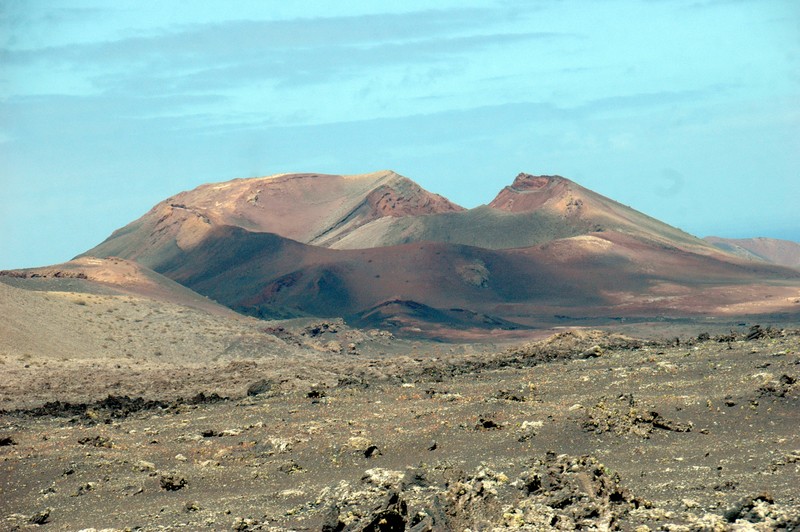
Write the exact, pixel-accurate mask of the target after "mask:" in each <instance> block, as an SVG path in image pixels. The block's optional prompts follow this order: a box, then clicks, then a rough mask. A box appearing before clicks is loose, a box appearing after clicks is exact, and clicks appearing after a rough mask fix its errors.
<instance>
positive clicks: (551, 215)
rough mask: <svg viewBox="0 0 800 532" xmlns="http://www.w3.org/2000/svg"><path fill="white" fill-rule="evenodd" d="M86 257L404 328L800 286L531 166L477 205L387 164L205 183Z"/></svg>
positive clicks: (739, 296) (721, 309) (696, 302)
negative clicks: (347, 172)
mask: <svg viewBox="0 0 800 532" xmlns="http://www.w3.org/2000/svg"><path fill="white" fill-rule="evenodd" d="M467 244H468V245H467ZM87 255H93V256H101V257H104V256H109V255H115V256H122V257H125V258H128V259H133V260H136V261H138V262H140V263H142V264H144V265H146V266H148V267H150V268H152V269H153V270H155V271H157V272H159V273H161V274H163V275H165V276H167V277H169V278H171V279H173V280H175V281H177V282H179V283H181V284H183V285H184V286H186V287H189V288H191V289H192V290H195V291H197V292H199V293H200V294H203V295H205V296H208V297H210V298H212V299H214V300H216V301H219V302H220V303H223V304H225V305H227V306H229V307H231V308H233V309H235V310H237V311H240V312H244V313H247V314H252V315H257V316H262V317H290V316H300V315H317V316H346V317H347V318H348V319H349V320H350V321H352V322H354V323H361V324H364V325H375V324H376V322H381V323H383V324H384V325H385V326H395V327H400V328H403V327H407V328H408V327H412V322H413V327H419V326H420V324H423V325H424V323H425V322H431V323H432V322H437V328H438V329H441V327H442V322H444V325H445V326H448V327H452V328H485V329H504V328H506V329H507V328H511V327H515V326H519V327H522V326H530V325H536V324H537V323H542V322H547V321H548V320H552V319H553V316H554V315H568V316H587V317H591V316H594V317H602V316H606V317H611V316H614V317H618V316H656V315H679V316H680V315H684V316H685V315H693V314H696V313H702V314H726V313H728V314H729V313H734V312H739V313H747V312H749V311H753V312H777V311H786V310H787V309H789V310H791V309H794V308H795V307H794V305H795V303H793V301H794V299H792V298H795V299H797V297H798V296H799V295H800V272H797V271H794V270H788V269H785V268H780V267H776V266H771V265H757V264H753V263H752V262H748V261H743V260H742V259H740V258H737V257H735V256H733V255H730V254H727V253H725V252H723V251H721V250H718V249H717V248H714V247H713V246H711V245H710V244H708V243H706V242H704V241H702V240H700V239H697V238H695V237H693V236H691V235H688V234H686V233H683V232H682V231H680V230H678V229H676V228H674V227H671V226H669V225H666V224H664V223H662V222H659V221H658V220H655V219H653V218H650V217H648V216H646V215H644V214H642V213H639V212H638V211H635V210H634V209H631V208H630V207H626V206H624V205H621V204H619V203H617V202H614V201H613V200H610V199H608V198H605V197H604V196H601V195H599V194H597V193H595V192H592V191H590V190H588V189H585V188H583V187H581V186H580V185H578V184H576V183H574V182H572V181H570V180H568V179H565V178H562V177H558V176H531V175H528V174H520V175H519V176H517V178H516V179H515V181H514V183H513V184H512V185H511V186H510V187H506V188H505V189H503V191H501V192H500V194H499V195H498V196H497V198H495V200H494V201H492V202H491V204H490V205H488V206H483V207H479V208H477V209H472V210H470V211H465V210H464V209H462V208H460V207H458V206H457V205H454V204H453V203H451V202H449V201H448V200H446V199H444V198H442V197H441V196H437V195H435V194H432V193H430V192H427V191H425V190H424V189H422V188H421V187H419V186H418V185H416V184H415V183H413V182H412V181H410V180H408V179H407V178H404V177H402V176H399V175H397V174H395V173H393V172H378V173H375V174H365V175H361V176H325V175H317V174H291V175H281V176H273V177H269V178H256V179H240V180H234V181H231V182H228V183H220V184H210V185H203V186H201V187H198V188H197V189H195V190H193V191H190V192H185V193H181V194H178V195H176V196H174V197H172V198H169V199H167V200H165V201H164V202H161V203H160V204H158V205H157V206H156V207H154V208H153V209H152V210H151V211H150V212H149V213H147V214H145V215H144V216H143V217H142V218H140V219H139V220H136V221H134V222H132V223H131V224H129V225H128V226H126V227H124V228H122V229H120V230H119V231H116V232H115V233H114V234H113V235H111V237H109V239H107V240H106V241H105V242H103V243H102V244H100V245H99V246H97V247H96V248H94V249H92V250H90V251H89V252H87ZM765 294H768V295H769V296H770V298H769V303H768V304H765V303H764V295H765ZM748 305H750V306H748ZM408 330H411V329H408Z"/></svg>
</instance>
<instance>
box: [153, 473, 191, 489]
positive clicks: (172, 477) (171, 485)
mask: <svg viewBox="0 0 800 532" xmlns="http://www.w3.org/2000/svg"><path fill="white" fill-rule="evenodd" d="M158 482H159V484H160V485H161V489H162V490H166V491H178V490H179V489H182V488H184V487H186V485H187V484H188V482H187V481H186V479H185V478H183V477H181V476H180V475H178V474H177V473H164V474H162V475H161V477H160V478H159V481H158Z"/></svg>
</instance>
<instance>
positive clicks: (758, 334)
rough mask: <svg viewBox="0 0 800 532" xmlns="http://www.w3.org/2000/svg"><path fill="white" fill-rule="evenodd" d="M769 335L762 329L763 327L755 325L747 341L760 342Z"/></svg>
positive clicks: (751, 328) (748, 334)
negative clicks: (759, 340)
mask: <svg viewBox="0 0 800 532" xmlns="http://www.w3.org/2000/svg"><path fill="white" fill-rule="evenodd" d="M766 335H767V333H766V331H764V329H762V328H761V325H753V326H752V327H750V331H749V332H748V333H747V340H748V341H750V340H758V339H759V338H763V337H765V336H766Z"/></svg>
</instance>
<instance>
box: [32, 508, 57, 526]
mask: <svg viewBox="0 0 800 532" xmlns="http://www.w3.org/2000/svg"><path fill="white" fill-rule="evenodd" d="M52 511H53V509H52V508H45V509H44V510H42V511H41V512H36V513H35V514H33V515H32V516H31V517H30V519H28V522H29V523H31V524H33V525H43V524H45V523H47V521H49V520H50V512H52Z"/></svg>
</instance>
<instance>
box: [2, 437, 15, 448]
mask: <svg viewBox="0 0 800 532" xmlns="http://www.w3.org/2000/svg"><path fill="white" fill-rule="evenodd" d="M16 444H17V442H15V441H14V439H13V438H12V437H11V436H3V437H2V438H0V447H5V446H7V445H16Z"/></svg>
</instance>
